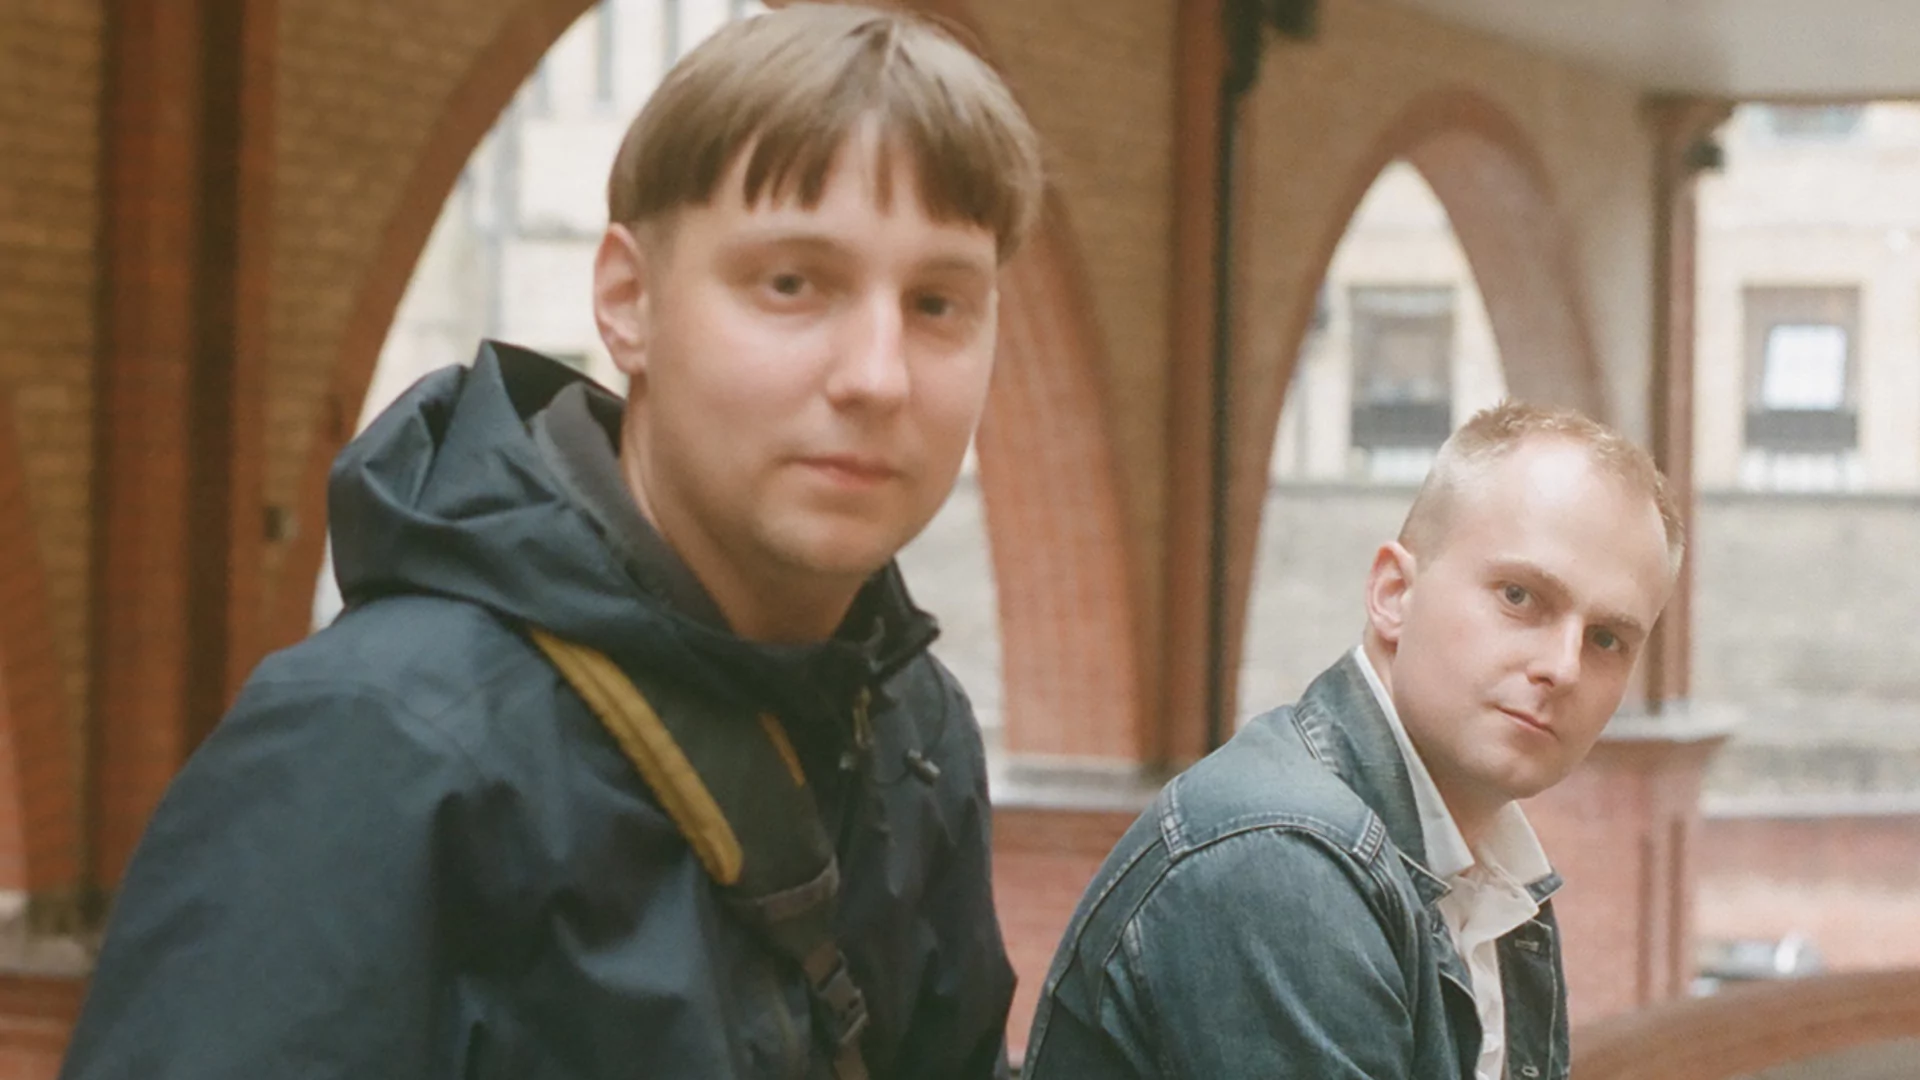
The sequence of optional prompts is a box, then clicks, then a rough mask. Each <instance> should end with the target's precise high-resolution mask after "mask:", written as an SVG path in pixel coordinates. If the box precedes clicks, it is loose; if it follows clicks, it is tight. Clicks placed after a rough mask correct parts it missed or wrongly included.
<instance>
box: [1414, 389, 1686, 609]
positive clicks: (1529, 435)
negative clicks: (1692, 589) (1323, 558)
mask: <svg viewBox="0 0 1920 1080" xmlns="http://www.w3.org/2000/svg"><path fill="white" fill-rule="evenodd" d="M1538 438H1548V439H1562V440H1565V441H1568V442H1572V443H1575V444H1577V445H1579V446H1581V447H1584V448H1585V449H1586V451H1587V453H1588V454H1589V455H1590V456H1591V458H1592V460H1593V461H1594V463H1595V464H1597V465H1599V466H1600V468H1601V469H1603V470H1604V471H1606V472H1608V473H1610V474H1612V475H1613V476H1615V477H1617V478H1619V479H1620V480H1621V481H1623V482H1625V483H1626V484H1627V486H1628V487H1629V488H1631V489H1632V490H1634V491H1637V492H1641V493H1643V494H1645V495H1646V496H1647V498H1649V499H1651V500H1652V501H1653V505H1654V508H1655V509H1657V510H1658V511H1659V512H1660V525H1661V527H1662V528H1663V529H1664V530H1665V531H1666V538H1667V556H1668V559H1669V560H1670V562H1671V563H1672V566H1673V569H1674V571H1675V572H1676V573H1677V572H1678V571H1679V569H1680V561H1681V559H1682V558H1684V557H1685V555H1686V547H1687V537H1686V526H1685V525H1684V524H1683V523H1682V521H1681V518H1680V510H1679V507H1678V506H1676V505H1675V503H1674V501H1673V493H1672V492H1671V491H1669V490H1668V489H1667V481H1666V477H1664V476H1662V475H1660V469H1659V467H1658V466H1656V465H1654V463H1653V458H1652V456H1651V455H1649V454H1648V453H1647V452H1646V451H1645V450H1643V449H1641V448H1640V447H1639V446H1637V445H1635V444H1634V443H1632V442H1630V441H1628V440H1627V438H1626V437H1625V436H1623V435H1621V434H1620V433H1619V432H1617V431H1615V430H1613V429H1612V428H1610V427H1607V426H1606V425H1605V424H1602V423H1600V422H1599V421H1596V420H1594V419H1592V418H1591V417H1588V416H1586V415H1585V414H1584V413H1581V412H1578V411H1576V410H1574V409H1566V408H1551V407H1545V406H1540V405H1529V404H1526V403H1525V402H1519V401H1503V402H1501V403H1500V404H1499V405H1496V406H1494V407H1492V408H1490V409H1483V410H1481V411H1480V412H1478V413H1475V414H1474V416H1473V418H1472V419H1470V420H1468V421H1467V422H1466V423H1465V424H1462V425H1461V426H1460V429H1459V430H1458V431H1455V432H1454V433H1453V435H1452V437H1451V438H1449V439H1447V441H1446V443H1445V444H1443V445H1442V446H1441V447H1440V453H1439V455H1438V456H1437V457H1435V458H1434V462H1433V468H1432V469H1430V470H1429V471H1428V472H1427V479H1426V481H1425V482H1424V483H1423V484H1421V485H1420V492H1419V494H1417V495H1415V496H1414V498H1413V507H1412V509H1410V510H1408V511H1407V520H1406V523H1405V524H1404V525H1402V526H1401V527H1400V543H1401V544H1402V545H1403V546H1404V547H1406V548H1407V550H1409V551H1412V552H1414V553H1415V554H1422V553H1423V552H1424V554H1426V555H1427V556H1429V557H1431V555H1432V554H1433V553H1434V552H1435V551H1437V550H1438V549H1439V547H1440V545H1441V544H1442V542H1443V538H1444V537H1445V535H1446V531H1447V527H1448V525H1449V524H1450V523H1451V520H1452V516H1453V506H1454V502H1455V501H1456V500H1457V499H1458V497H1459V493H1460V490H1461V488H1462V487H1463V486H1464V485H1465V484H1466V483H1467V482H1468V480H1469V479H1470V478H1472V477H1473V476H1474V475H1475V474H1478V473H1480V472H1482V471H1484V470H1485V469H1486V468H1487V467H1488V466H1490V465H1492V464H1494V463H1495V462H1497V461H1499V460H1501V459H1502V458H1504V457H1506V456H1507V455H1508V454H1510V453H1512V452H1513V451H1514V450H1515V449H1516V448H1518V447H1519V446H1520V445H1521V444H1522V443H1525V442H1527V441H1528V440H1530V439H1538Z"/></svg>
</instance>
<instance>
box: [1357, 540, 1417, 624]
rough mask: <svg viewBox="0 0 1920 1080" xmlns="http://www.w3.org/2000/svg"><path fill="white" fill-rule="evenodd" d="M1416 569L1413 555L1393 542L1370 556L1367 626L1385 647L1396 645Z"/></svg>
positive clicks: (1384, 545)
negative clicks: (1386, 645)
mask: <svg viewBox="0 0 1920 1080" xmlns="http://www.w3.org/2000/svg"><path fill="white" fill-rule="evenodd" d="M1418 569H1419V563H1418V561H1417V560H1416V559H1415V558H1414V555H1413V552H1411V551H1408V550H1407V549H1406V548H1405V547H1403V546H1402V545H1400V544H1399V543H1397V542H1395V543H1387V544H1382V545H1380V550H1379V551H1376V552H1374V553H1373V569H1371V570H1369V571H1368V572H1367V625H1368V627H1369V628H1371V629H1372V630H1373V632H1374V634H1375V635H1376V636H1377V637H1379V639H1380V640H1381V641H1383V642H1385V643H1386V644H1388V645H1398V644H1399V643H1400V631H1401V629H1402V628H1403V627H1404V626H1405V625H1406V621H1407V606H1408V604H1409V603H1410V602H1411V601H1412V592H1413V578H1414V574H1415V572H1416V571H1417V570H1418Z"/></svg>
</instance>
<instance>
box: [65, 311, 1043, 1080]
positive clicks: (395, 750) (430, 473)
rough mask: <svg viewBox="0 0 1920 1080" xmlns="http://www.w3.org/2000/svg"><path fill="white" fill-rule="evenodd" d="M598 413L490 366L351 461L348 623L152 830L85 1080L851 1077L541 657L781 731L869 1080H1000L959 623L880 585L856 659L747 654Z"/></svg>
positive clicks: (593, 400) (427, 390) (996, 959)
mask: <svg viewBox="0 0 1920 1080" xmlns="http://www.w3.org/2000/svg"><path fill="white" fill-rule="evenodd" d="M586 386H587V384H584V383H583V382H581V381H579V380H578V379H577V377H575V376H573V375H572V374H571V373H570V372H568V371H567V370H566V369H565V368H563V367H561V366H560V365H557V364H554V363H553V362H551V361H548V360H546V359H544V358H542V357H539V356H536V355H533V354H531V353H525V352H522V351H520V350H516V349H512V348H509V347H507V346H501V345H488V346H486V347H484V348H483V349H482V351H481V355H480V357H479V358H478V360H477V361H476V363H475V365H474V366H473V367H472V368H470V369H459V368H455V369H448V370H445V371H441V372H438V373H435V374H433V375H431V376H429V377H427V378H426V379H424V380H423V381H422V382H421V383H420V384H419V385H417V386H416V387H415V388H413V389H412V390H411V391H409V392H408V393H407V395H406V396H405V397H403V398H402V399H401V401H400V402H398V403H397V404H396V405H395V406H394V407H393V408H391V409H389V410H388V411H387V412H386V413H384V414H383V415H382V416H381V417H380V418H379V419H378V420H376V421H375V423H374V424H373V425H372V427H371V428H370V429H369V430H368V431H367V432H366V433H365V434H364V435H362V436H361V437H360V438H358V439H356V440H355V441H354V442H353V443H352V444H351V445H350V446H349V447H348V448H347V449H346V450H345V451H344V452H343V453H342V454H341V456H340V459H339V461H338V462H337V464H336V466H335V469H334V474H333V479H332V485H331V489H330V512H331V515H332V526H333V539H334V557H335V563H336V566H337V567H338V575H339V579H340V581H341V585H342V591H343V595H344V596H345V599H346V601H347V609H346V612H345V613H344V614H343V615H342V616H341V618H339V619H338V620H337V621H336V622H335V623H334V624H333V625H332V626H330V627H328V628H327V629H325V630H323V631H321V632H319V633H317V634H315V635H314V636H313V637H311V638H309V639H308V640H306V641H305V642H303V643H301V644H299V645H297V646H294V647H293V648H291V649H288V650H285V651H283V652H280V653H278V654H276V655H274V656H272V657H270V658H268V659H267V660H266V661H265V662H264V663H262V664H261V665H260V667H259V669H258V670H257V671H256V672H255V673H254V674H253V676H252V678H251V679H250V680H249V681H248V683H247V685H246V687H245V688H244V690H243V691H242V692H241V694H240V696H239V698H238V700H237V702H236V704H235V705H234V707H233V709H232V710H231V712H230V713H229V714H228V715H227V716H226V717H225V718H224V719H223V720H222V722H221V723H220V724H219V725H218V726H217V727H216V729H215V730H214V732H213V734H212V735H211V736H210V737H209V738H208V739H207V741H206V742H205V743H204V744H203V745H202V746H201V747H200V749H199V750H198V751H197V752H196V753H195V754H194V756H193V757H192V759H191V760H190V761H189V762H188V763H187V765H186V767H185V768H184V769H183V770H182V772H181V774H180V775H179V777H178V778H177V779H176V780H175V782H174V784H173V786H172V787H171V789H170V790H169V791H168V793H167V795H166V797H165V799H164V800H163V802H162V804H161V805H160V807H159V808H158V810H157V812H156V813H155V814H154V816H153V819H152V822H151V824H150V826H149V828H148V831H147V833H146V835H145V837H144V838H143V839H142V841H141V844H140V847H139V849H138V851H137V852H136V854H135V857H134V860H133V862H132V865H131V866H130V868H129V870H128V872H127V874H126V876H125V879H124V881H123V883H122V887H121V890H120V892H119V894H118V897H117V900H116V902H115V907H114V911H113V914H112V917H111V919H110V921H109V924H108V930H107V934H106V938H105V942H104V944H103V947H102V951H101V954H100V957H99V963H98V967H97V970H96V972H95V975H94V978H93V982H92V985H91V988H90V991H89V996H88V999H87V1002H86V1004H85V1007H84V1009H83V1012H82V1015H81V1017H80V1020H79V1024H78V1026H77V1028H76V1029H75V1032H74V1036H73V1043H72V1049H71V1050H70V1052H69V1055H68V1059H67V1061H66V1066H65V1071H64V1072H63V1073H62V1076H63V1077H65V1078H66V1080H128V1078H137V1080H187V1078H193V1080H305V1078H314V1080H320V1078H341V1080H346V1078H353V1080H389V1078H390V1080H438V1078H442V1077H444V1078H449V1080H451V1078H463V1080H464V1078H492V1077H500V1078H508V1077H511V1078H514V1080H544V1078H552V1080H561V1078H566V1080H617V1078H619V1080H624V1078H641V1077H647V1078H661V1080H667V1078H694V1077H699V1078H715V1080H720V1078H728V1080H731V1078H740V1080H747V1078H755V1080H757V1078H762V1077H766V1078H771V1077H793V1078H799V1077H818V1076H823V1075H825V1073H824V1069H825V1061H826V1057H825V1052H824V1050H822V1049H819V1048H815V1047H814V1046H813V1045H812V1043H813V1041H814V1040H813V1038H812V1035H811V1026H810V1021H809V1016H810V1012H809V1003H808V1000H807V994H806V990H805V983H804V981H803V979H802V978H801V976H800V975H799V973H798V972H797V971H795V970H793V969H792V968H791V967H790V966H789V965H788V964H786V963H785V962H783V961H781V960H779V959H777V958H776V957H775V956H773V955H772V954H771V953H769V952H768V951H767V950H766V949H765V948H764V947H763V946H762V945H761V944H759V942H758V941H757V940H756V939H755V938H753V937H752V935H751V932H750V931H749V930H748V929H746V928H745V927H744V926H743V925H741V924H739V923H737V922H736V921H735V920H734V919H733V918H732V917H731V916H730V915H729V914H728V913H727V912H726V910H725V908H724V906H723V903H722V902H721V900H720V899H719V897H718V896H717V894H716V892H715V889H714V886H713V885H712V884H711V882H710V881H709V879H708V878H707V877H706V875H705V874H704V872H703V870H702V868H701V866H700V864H699V862H698V861H697V859H696V858H695V857H694V856H693V854H692V853H691V851H690V850H689V848H688V847H687V845H686V844H685V843H684V842H683V841H682V840H681V838H680V836H679V834H678V833H677V832H676V831H675V828H674V826H673V824H672V823H671V822H670V821H669V820H668V819H667V817H666V816H665V815H664V814H663V813H662V812H661V810H660V809H659V808H658V806H657V804H656V803H655V801H654V799H653V798H652V796H651V794H650V793H649V791H648V790H647V788H646V787H645V785H644V783H643V782H642V781H641V780H640V779H639V777H638V776H637V774H636V773H635V772H634V770H633V767H632V766H631V764H630V763H629V762H628V761H627V759H626V758H625V757H623V756H622V754H621V751H620V750H619V748H618V745H617V744H616V743H615V742H614V741H613V740H612V738H611V737H610V736H608V735H607V734H606V732H605V731H604V730H603V728H602V727H601V725H600V723H599V721H598V720H597V719H596V718H595V717H594V716H593V715H592V714H591V713H590V712H589V711H588V709H587V708H586V706H585V705H584V704H583V703H582V702H581V700H580V699H579V698H578V697H577V696H575V694H574V693H573V691H572V690H571V689H570V688H569V687H568V686H567V685H566V683H565V682H564V681H563V680H562V678H561V677H560V676H559V675H558V674H557V673H556V672H555V671H554V669H553V668H552V667H551V666H550V665H549V664H548V663H547V661H546V660H545V659H544V657H543V656H542V655H541V654H540V653H539V652H538V651H537V650H536V649H535V647H534V646H533V645H532V644H531V643H530V642H529V641H528V640H527V638H526V637H525V634H524V631H523V627H524V626H525V625H526V624H529V623H531V624H538V625H540V626H544V627H546V628H548V629H550V630H552V631H554V632H555V633H557V634H559V635H561V636H563V637H566V638H569V639H572V640H574V641H578V642H581V643H583V644H586V645H590V646H592V647H594V648H596V649H599V650H600V651H602V652H604V653H605V654H607V655H608V656H609V657H611V658H613V659H614V660H615V662H616V663H618V664H620V665H621V666H622V667H624V668H626V669H627V670H628V671H629V672H631V673H635V674H636V675H648V676H651V677H661V676H662V675H664V676H665V677H670V678H673V679H676V680H683V681H684V684H685V685H687V686H690V687H693V688H696V689H698V690H700V691H701V692H702V693H704V694H705V695H709V696H710V697H711V699H712V700H714V701H716V702H721V703H726V704H728V705H731V706H736V707H737V706H745V707H750V708H754V709H759V710H767V711H772V712H774V713H776V714H777V715H779V716H780V717H781V718H782V720H783V721H784V722H785V723H786V725H787V727H788V730H789V732H790V734H791V735H792V737H793V741H794V742H795V744H796V747H797V749H798V751H799V753H800V756H801V759H802V761H803V763H804V765H805V767H806V769H807V772H808V774H809V777H810V778H811V779H812V780H813V781H814V783H813V784H812V787H813V788H814V790H815V791H816V793H817V798H818V799H819V800H820V802H821V808H822V811H823V815H824V820H825V821H826V823H827V825H828V827H829V829H830V830H833V831H834V832H835V835H836V838H837V845H838V849H839V858H840V864H841V868H842V873H843V878H844V881H845V885H844V887H843V893H842V897H841V904H840V916H839V922H840V928H841V933H840V939H841V943H842V945H843V948H844V949H845V952H846V954H847V957H848V962H849V965H850V967H851V970H852V973H853V975H854V977H855V979H856V980H857V982H858V983H859V985H860V986H861V988H862V989H863V990H864V992H865V995H866V1000H867V1002H868V1005H869V1008H870V1011H871V1018H872V1025H871V1027H870V1028H869V1029H868V1032H867V1035H866V1038H865V1040H864V1043H863V1045H864V1048H865V1051H866V1059H867V1062H868V1064H869V1066H870V1068H871V1069H872V1071H873V1073H874V1075H875V1077H877V1078H885V1077H900V1078H933V1080H938V1078H943V1077H951V1078H955V1080H960V1078H973V1077H982V1078H983V1077H990V1076H996V1075H1004V1069H1005V1063H1004V1049H1003V1043H1002V1031H1003V1026H1004V1022H1005V1018H1006V1013H1007V1009H1008V1005H1009V1003H1010V1000H1011V996H1012V989H1013V977H1012V972H1011V969H1010V968H1009V966H1008V963H1007V960H1006V955H1005V951H1004V948H1003V946H1002V942H1001V937H1000V931H999V926H998V924H997V922H996V919H995V916H994V911H993V906H992V896H991V891H990V885H989V842H988V806H987V800H986V781H985V768H984V765H983V761H982V755H981V748H980V737H979V731H978V729H977V727H976V726H975V723H974V720H973V716H972V713H971V710H970V708H969V706H968V704H967V701H966V698H965V696H964V695H963V694H962V693H961V692H960V690H959V688H958V687H957V686H956V685H955V683H954V681H953V679H952V677H951V676H950V675H949V674H948V673H947V672H946V671H945V670H944V669H943V668H941V667H940V665H939V664H938V663H937V662H936V661H935V660H934V659H933V658H932V657H931V656H929V655H928V654H927V653H926V651H925V647H926V644H927V642H928V641H930V640H931V638H932V636H933V627H932V623H931V620H930V619H929V618H928V617H927V616H925V615H924V614H922V613H921V612H919V611H918V610H917V609H915V608H914V607H913V606H912V604H911V602H910V601H909V599H908V598H907V596H906V593H905V591H904V589H903V588H902V586H901V583H900V581H899V578H898V575H897V573H896V572H895V571H893V570H892V569H891V568H889V569H888V570H887V571H884V572H882V573H881V574H879V575H877V576H876V577H875V578H874V579H873V580H872V581H871V582H869V584H868V585H867V587H866V588H865V589H864V590H863V592H862V593H861V595H860V597H859V599H858V600H857V601H856V602H855V605H854V608H853V611H852V613H851V614H850V615H849V616H848V620H847V623H846V625H845V626H844V627H843V628H842V632H841V633H840V634H839V635H837V636H836V638H835V639H834V640H832V641H829V642H826V643H823V644H819V645H813V646H786V647H769V646H764V645H756V644H753V643H749V642H745V641H743V640H741V639H739V638H737V637H734V636H733V635H731V634H729V633H727V632H726V630H725V629H724V628H723V627H722V626H720V625H718V623H717V617H716V616H714V615H713V613H712V611H711V602H710V601H709V600H707V599H706V598H705V597H704V594H702V593H701V592H700V590H699V589H698V586H697V584H696V585H691V586H689V584H688V583H689V582H690V581H691V576H690V575H689V574H687V572H686V571H685V568H684V566H682V565H681V564H680V563H679V562H678V560H676V559H674V558H673V557H672V555H671V553H670V552H668V551H667V549H666V548H665V546H664V544H662V543H661V542H660V541H659V539H658V537H657V535H654V534H652V533H651V531H650V530H648V529H646V528H645V526H644V524H641V525H640V526H638V528H637V529H636V530H633V532H629V531H626V528H625V524H622V523H619V522H611V521H610V520H609V519H611V518H617V517H618V516H619V515H620V514H622V513H630V514H632V513H633V511H632V504H631V503H630V502H624V503H622V502H621V500H620V499H619V498H618V497H617V496H609V495H608V493H607V491H606V487H607V484H606V477H607V475H608V473H607V469H608V468H609V466H608V465H607V464H606V463H607V462H610V461H611V460H612V454H613V450H612V447H613V445H614V444H613V438H614V435H615V433H617V430H618V413H619V402H618V401H617V400H615V399H613V398H612V397H611V396H609V395H607V394H605V392H604V391H599V390H597V389H586V388H585V387H586ZM569 387H573V389H568V388H569ZM569 400H570V401H571V403H572V410H573V412H572V414H570V415H572V416H573V417H574V418H573V420H572V421H571V422H567V423H563V422H562V420H561V418H560V417H559V416H558V414H560V413H561V412H562V409H561V404H560V403H561V402H567V401H569ZM550 404H551V405H552V408H551V409H549V408H548V406H549V405H550ZM550 414H551V415H550ZM589 415H591V417H592V418H593V419H592V420H590V421H587V422H586V426H588V427H589V428H590V429H591V430H592V431H594V432H595V434H594V436H593V438H604V439H605V440H606V442H605V443H604V444H602V445H600V446H598V447H597V448H593V449H590V450H589V451H588V452H586V453H585V455H584V457H585V459H586V465H584V466H582V465H580V464H579V462H580V460H581V459H582V457H583V455H582V453H581V452H580V450H579V443H580V439H581V434H580V430H581V428H582V426H583V424H582V422H581V421H580V420H579V417H584V416H589ZM589 441H591V440H589ZM569 443H571V444H572V445H573V449H572V450H569V449H568V447H567V445H566V444H569ZM556 447H557V449H556ZM596 455H597V458H596ZM569 461H571V462H573V464H571V465H569ZM596 461H597V464H596ZM633 516H634V518H635V519H636V520H637V514H633ZM627 524H630V523H627ZM635 532H637V533H638V536H637V537H636V535H634V533H635ZM862 688H867V689H868V690H869V692H870V693H871V694H872V695H873V702H874V705H873V711H872V713H871V715H872V722H873V727H874V734H873V740H872V743H871V749H870V751H869V752H867V753H865V754H862V753H857V752H853V753H850V752H849V751H851V750H852V748H853V745H854V743H853V740H852V739H851V732H850V717H851V711H852V702H853V700H854V698H855V696H856V695H857V694H858V693H859V692H860V691H861V689H862ZM927 763H931V765H932V766H933V767H932V768H928V767H927Z"/></svg>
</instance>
